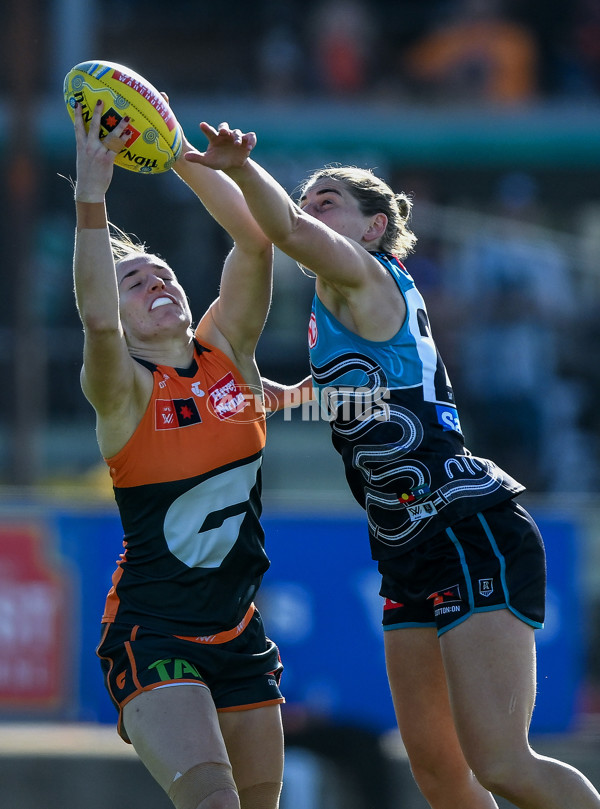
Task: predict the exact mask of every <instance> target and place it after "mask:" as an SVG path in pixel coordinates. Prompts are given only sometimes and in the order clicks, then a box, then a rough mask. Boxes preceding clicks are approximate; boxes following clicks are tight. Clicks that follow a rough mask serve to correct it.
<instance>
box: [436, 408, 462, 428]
mask: <svg viewBox="0 0 600 809" xmlns="http://www.w3.org/2000/svg"><path fill="white" fill-rule="evenodd" d="M435 409H436V411H437V417H438V422H439V423H440V424H441V426H442V429H443V430H452V431H453V432H455V433H460V434H461V435H462V430H461V429H460V421H459V418H458V413H457V410H456V408H455V407H452V405H436V406H435Z"/></svg>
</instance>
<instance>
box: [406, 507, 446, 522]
mask: <svg viewBox="0 0 600 809" xmlns="http://www.w3.org/2000/svg"><path fill="white" fill-rule="evenodd" d="M406 510H407V512H408V516H409V517H410V521H411V522H417V521H418V520H426V519H427V518H428V517H433V515H434V514H437V513H438V512H437V508H436V507H435V506H434V504H433V503H416V504H415V505H407V506H406Z"/></svg>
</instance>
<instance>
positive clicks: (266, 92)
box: [0, 0, 600, 497]
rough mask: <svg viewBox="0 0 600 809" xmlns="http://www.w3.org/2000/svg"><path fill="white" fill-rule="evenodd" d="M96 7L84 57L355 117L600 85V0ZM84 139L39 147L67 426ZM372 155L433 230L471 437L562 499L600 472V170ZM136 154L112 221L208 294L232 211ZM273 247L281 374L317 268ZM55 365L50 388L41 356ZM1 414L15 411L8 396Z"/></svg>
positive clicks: (39, 203) (74, 411) (43, 272)
mask: <svg viewBox="0 0 600 809" xmlns="http://www.w3.org/2000/svg"><path fill="white" fill-rule="evenodd" d="M30 3H33V4H34V5H36V4H37V6H39V9H38V10H39V15H38V16H37V17H36V22H35V25H36V26H37V30H38V38H36V40H35V44H36V45H39V52H37V51H36V62H35V65H34V67H33V69H35V70H37V71H38V72H39V74H40V75H39V84H40V85H41V86H44V87H45V91H46V92H47V93H48V94H49V95H51V96H52V98H54V97H55V96H57V95H59V91H58V92H57V87H56V86H55V84H56V82H54V84H53V83H52V82H53V79H52V74H51V72H50V71H45V72H44V70H43V67H44V65H46V64H48V62H53V63H55V64H57V63H58V61H59V59H58V56H57V54H54V55H53V54H52V48H53V47H57V45H56V42H57V41H58V40H53V39H52V37H43V36H42V35H41V32H42V29H43V28H44V27H45V26H46V27H48V26H50V25H51V24H52V25H53V27H54V28H56V27H57V22H56V20H54V23H52V21H51V13H52V10H54V11H55V12H56V9H57V8H58V6H61V7H63V10H64V9H66V8H67V7H71V6H72V4H69V3H65V2H63V0H54V2H52V3H44V2H42V0H30ZM84 7H85V9H86V14H88V15H90V16H88V18H87V21H86V22H85V26H87V28H86V30H88V32H89V31H90V30H92V31H93V37H91V39H90V43H91V44H89V45H88V46H86V47H89V48H90V52H89V53H86V56H88V57H89V56H92V55H94V54H95V55H97V56H100V55H101V56H102V58H105V59H109V60H113V61H117V62H122V63H126V64H130V65H131V66H133V67H134V68H135V69H136V70H138V71H139V72H140V73H146V75H149V76H159V77H160V80H161V83H162V84H161V87H166V88H173V89H176V91H177V93H178V94H180V95H184V94H185V95H187V96H188V97H189V98H192V97H193V96H194V95H196V96H202V97H204V98H207V97H215V98H216V97H222V98H224V99H230V98H235V99H240V98H242V99H243V98H250V99H252V98H254V97H256V98H257V99H259V100H260V101H261V102H263V101H267V102H273V103H275V104H276V103H277V102H278V100H285V101H286V102H288V101H294V100H297V101H298V105H299V106H300V107H302V105H303V104H304V103H305V102H306V104H307V107H306V108H307V109H310V108H309V107H308V104H309V102H310V101H312V100H314V99H317V100H318V99H325V100H327V99H336V100H342V101H345V102H347V103H348V104H349V105H351V106H352V108H354V107H355V109H356V114H357V115H361V111H362V109H363V105H365V107H366V106H367V105H368V104H370V103H371V102H377V103H381V104H383V105H384V106H385V107H386V108H387V109H392V110H398V120H399V121H400V122H401V120H402V110H403V109H404V108H408V107H409V106H410V105H427V106H430V107H432V106H436V105H444V106H448V105H461V104H464V105H469V106H470V108H471V109H479V108H483V107H484V106H485V105H486V104H492V105H496V106H500V107H504V108H506V107H507V106H508V107H511V108H512V107H515V106H516V107H526V106H527V105H535V104H536V103H537V104H540V103H541V104H544V103H545V102H548V101H552V100H553V101H562V100H565V101H566V100H569V101H573V102H576V103H578V104H579V105H583V106H586V105H594V104H595V105H597V104H598V103H599V102H600V0H571V2H569V3H565V2H564V0H302V2H300V1H299V0H256V1H255V2H254V3H253V4H251V5H250V4H248V3H243V2H241V0H228V2H227V3H226V4H209V3H198V2H197V0H173V3H172V12H173V13H170V14H165V7H164V3H159V2H158V0H143V2H142V0H118V2H117V0H95V2H93V3H89V4H82V6H81V9H84ZM82 13H83V12H82ZM92 24H93V25H92ZM92 48H93V50H92ZM69 66H70V65H69ZM63 75H64V74H63ZM7 86H8V85H7ZM57 104H60V101H58V102H57ZM223 106H225V104H223ZM332 109H334V108H333V105H332ZM369 109H373V107H369ZM66 118H67V116H66V113H65V120H66ZM332 118H335V112H332ZM213 123H216V122H213ZM334 125H335V121H334V122H333V124H332V126H334ZM373 125H374V126H375V125H376V121H375V120H374V121H373ZM309 148H310V146H309ZM73 151H74V150H73V149H72V143H70V142H65V144H64V146H62V147H61V149H60V150H58V153H57V154H54V155H50V156H44V160H43V161H40V176H39V178H38V180H37V182H38V186H39V187H38V189H37V191H36V194H35V205H36V211H35V213H36V215H37V217H38V221H37V225H36V226H35V227H34V228H32V231H31V244H32V249H33V257H34V262H35V268H34V274H35V276H36V278H37V282H36V283H35V284H34V285H33V286H34V292H33V299H34V300H33V308H34V311H35V315H36V318H37V319H38V325H41V327H42V328H43V329H46V330H47V336H48V339H47V340H46V341H44V345H43V346H42V345H40V348H39V351H40V354H41V353H43V352H45V353H46V355H47V369H48V370H47V375H46V376H47V379H50V380H52V383H51V384H46V393H45V396H47V403H48V408H49V417H48V418H49V421H50V422H53V423H58V422H61V421H62V422H68V423H70V424H75V423H76V422H78V421H79V420H81V419H84V418H87V419H89V418H90V414H89V412H88V406H87V404H86V403H85V401H84V400H83V397H82V395H81V392H80V389H79V382H78V374H79V366H80V356H81V353H80V352H81V342H80V341H81V329H80V326H79V321H78V318H77V314H76V311H75V307H74V304H73V299H72V290H71V284H72V281H71V276H70V265H71V251H72V228H73V212H72V200H71V194H70V189H69V188H68V184H67V182H66V181H65V179H63V178H61V177H59V175H60V174H68V171H69V166H70V161H72V158H73ZM311 157H312V158H314V162H313V163H312V164H311V165H309V166H308V169H311V168H314V166H315V165H320V164H321V162H322V157H321V155H319V154H318V153H317V151H316V147H315V150H313V152H312V153H311ZM279 160H280V162H279V164H277V163H275V164H271V165H269V166H268V167H269V168H270V169H271V170H272V171H273V173H274V174H275V175H276V176H277V177H278V179H280V180H281V181H282V182H283V184H284V185H285V186H286V187H287V188H288V190H289V191H290V192H291V191H293V189H294V187H295V186H296V184H297V183H299V182H300V181H301V180H302V178H303V176H304V169H302V170H300V168H299V167H298V165H297V164H296V163H294V160H293V159H292V157H291V156H290V159H289V160H287V162H286V161H284V159H283V158H281V157H280V158H279ZM386 161H387V163H386ZM265 162H266V163H267V164H268V163H269V155H265ZM376 169H377V171H378V173H381V174H383V175H384V176H386V178H387V179H388V180H389V181H390V183H391V184H392V186H393V187H394V188H395V189H396V190H397V191H405V192H407V193H409V194H411V195H412V196H413V199H414V206H415V207H414V220H413V226H414V230H415V232H416V234H417V236H418V238H419V241H418V244H417V249H416V252H415V254H414V255H412V256H410V257H409V258H408V259H407V261H406V264H407V267H408V269H409V271H410V272H411V273H413V274H414V276H415V278H416V279H417V282H418V284H419V286H420V287H421V288H422V290H423V292H424V294H425V296H426V299H427V300H428V305H429V308H430V317H431V320H432V323H433V327H434V331H435V333H436V336H437V340H438V343H439V345H440V348H441V349H442V351H443V354H444V357H445V360H446V364H447V365H448V367H449V370H450V374H451V377H452V380H453V383H454V387H455V389H456V395H457V399H458V403H459V406H460V408H461V416H462V421H463V426H464V427H465V430H466V433H467V445H468V446H469V447H470V448H472V450H473V451H474V452H475V453H476V454H480V455H484V456H486V455H487V456H488V457H492V458H494V459H495V460H496V461H497V462H498V463H499V464H500V465H505V466H506V468H507V469H508V470H509V471H510V472H511V473H512V474H514V475H515V476H516V477H517V478H520V479H522V480H523V482H524V483H525V484H526V485H527V486H528V487H529V488H530V490H533V491H539V492H548V493H553V494H554V493H556V495H557V497H558V496H561V497H562V496H569V495H571V494H576V493H591V492H594V491H597V489H598V485H599V484H600V464H599V461H598V459H599V458H600V422H599V420H598V418H597V414H596V402H597V401H598V400H599V399H600V368H599V366H598V364H597V363H596V362H595V361H594V354H595V348H596V346H597V345H598V340H599V339H600V320H599V319H598V317H597V310H598V302H599V297H600V285H599V284H598V278H597V272H596V267H597V266H598V261H599V258H600V206H599V205H598V201H597V200H598V192H597V189H598V180H599V179H600V177H598V176H597V174H594V172H586V171H585V170H582V169H579V170H578V171H575V170H572V168H570V167H569V163H568V161H566V162H565V164H564V165H563V166H557V167H556V170H555V171H554V172H553V171H552V170H550V169H548V167H545V168H543V169H541V168H540V167H539V166H537V167H531V168H530V169H529V168H527V167H525V168H524V167H523V166H520V167H519V168H518V170H512V169H511V168H509V167H507V166H506V165H505V166H504V167H498V166H495V167H494V166H491V165H490V167H488V168H487V169H486V168H482V166H481V165H479V166H469V165H466V164H464V163H463V164H461V165H455V166H440V167H431V166H427V167H419V166H409V167H407V166H406V165H400V159H396V160H395V159H394V158H393V157H390V156H389V155H388V156H386V157H385V158H384V159H382V160H380V161H378V163H377V166H376ZM123 174H128V172H125V173H123V172H117V175H118V176H117V177H116V178H115V191H114V195H113V197H114V198H113V199H111V202H110V216H111V219H113V221H115V222H116V223H117V224H119V225H121V226H122V227H125V228H126V229H127V230H129V231H131V232H135V233H138V234H139V235H140V236H141V237H142V238H147V239H148V240H150V241H151V244H150V247H151V248H152V249H155V250H157V251H158V252H161V250H163V248H164V254H165V256H166V257H167V258H168V259H169V260H171V261H172V262H173V263H174V265H175V266H176V269H177V272H178V274H181V275H182V276H183V278H184V285H185V287H186V289H188V290H189V292H190V295H191V296H193V297H194V299H195V301H197V304H196V309H197V310H198V311H201V310H203V308H205V307H206V306H207V305H208V303H209V302H210V301H209V299H208V296H212V294H213V293H214V290H215V288H216V286H215V283H216V281H215V279H212V278H207V277H206V273H204V274H203V275H202V276H201V277H198V275H196V274H195V273H194V272H190V273H189V275H186V274H185V268H186V267H187V268H189V267H191V268H195V267H196V265H197V262H198V256H199V255H201V257H202V263H203V266H205V267H211V266H214V267H219V266H220V265H221V262H222V257H223V254H224V252H225V251H226V250H227V249H228V244H227V243H226V241H225V240H224V237H223V235H222V233H221V231H220V229H218V228H215V227H214V226H213V224H212V223H211V221H210V220H209V218H208V217H207V218H206V219H207V221H199V219H198V216H197V211H196V207H195V206H194V203H193V200H191V199H190V198H189V195H188V194H187V193H186V191H187V190H186V189H184V187H183V186H182V184H181V183H180V182H179V181H178V180H177V179H176V178H172V177H160V178H153V179H152V182H163V183H164V199H165V208H163V209H161V210H158V211H148V210H147V209H146V208H145V207H144V206H143V205H140V206H137V205H134V204H132V197H131V196H130V195H128V194H127V193H123V192H121V191H119V186H120V185H121V184H122V185H123V186H125V185H126V184H127V183H128V182H129V183H131V177H124V176H122V175H123ZM166 209H168V211H170V213H171V217H170V218H169V217H167V216H165V210H166ZM5 235H6V237H7V242H6V243H7V244H8V243H9V236H10V234H8V233H6V234H5ZM277 261H278V267H277V273H276V278H277V281H276V285H275V291H274V304H273V309H272V313H271V316H270V320H269V323H268V325H267V329H266V331H265V334H264V336H263V339H262V342H261V348H260V353H259V357H260V359H261V364H262V368H263V371H264V373H265V374H266V375H270V376H272V377H275V378H280V379H281V381H284V382H290V383H291V382H294V381H296V380H297V379H298V378H300V376H299V375H305V374H306V372H307V352H306V343H305V330H306V317H305V315H306V312H307V310H308V309H309V307H310V297H311V285H310V282H308V281H307V280H306V279H305V278H304V277H303V276H302V275H301V274H300V273H299V272H298V270H297V268H296V267H295V266H290V265H289V263H287V264H286V262H285V260H284V259H283V258H282V257H281V256H278V258H277ZM213 281H215V282H213ZM14 309H15V307H14V305H13V301H12V300H11V299H9V298H8V297H7V296H6V297H5V298H4V299H3V300H0V332H2V329H3V328H7V329H10V324H11V323H12V322H13V314H14ZM2 333H6V334H8V331H7V332H2ZM11 362H12V358H11V357H10V356H9V357H4V358H1V357H0V372H1V373H3V374H12V373H13V369H12V367H11ZM39 378H40V390H41V388H42V387H43V385H42V382H43V380H42V374H41V372H40V376H39ZM37 395H38V394H37V392H36V396H37ZM34 401H38V399H36V398H35V397H34V396H33V395H32V403H33V402H34ZM39 401H41V399H39ZM0 415H2V416H4V419H3V420H4V423H5V424H10V420H11V411H10V403H9V400H8V399H5V401H4V404H1V403H0ZM55 459H56V460H59V458H58V457H56V458H55ZM0 460H2V459H0ZM4 471H5V470H2V469H0V475H2V474H4ZM0 479H1V478H0Z"/></svg>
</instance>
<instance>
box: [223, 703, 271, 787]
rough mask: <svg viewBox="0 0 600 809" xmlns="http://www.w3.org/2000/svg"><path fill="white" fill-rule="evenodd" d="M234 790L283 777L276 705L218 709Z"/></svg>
mask: <svg viewBox="0 0 600 809" xmlns="http://www.w3.org/2000/svg"><path fill="white" fill-rule="evenodd" d="M218 717H219V723H220V726H221V732H222V734H223V738H224V740H225V745H226V748H227V753H228V755H229V761H230V762H231V766H232V768H233V777H234V778H235V782H236V784H237V787H238V790H240V791H241V790H243V789H247V788H248V787H251V786H254V785H255V784H262V783H265V782H269V783H280V782H281V781H282V780H283V728H282V723H281V710H280V706H279V705H267V706H265V707H262V708H253V709H252V710H247V711H228V712H219V714H218Z"/></svg>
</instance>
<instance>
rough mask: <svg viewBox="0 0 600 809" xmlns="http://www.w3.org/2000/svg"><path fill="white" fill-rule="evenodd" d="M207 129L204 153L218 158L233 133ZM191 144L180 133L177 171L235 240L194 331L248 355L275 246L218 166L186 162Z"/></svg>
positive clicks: (260, 320) (265, 302) (264, 310)
mask: <svg viewBox="0 0 600 809" xmlns="http://www.w3.org/2000/svg"><path fill="white" fill-rule="evenodd" d="M205 134H207V137H208V141H209V143H208V147H207V153H211V154H212V155H213V159H214V160H215V161H217V162H218V160H219V159H220V154H221V152H222V151H223V150H224V149H227V147H228V145H229V143H230V141H231V136H230V134H229V131H228V129H226V128H223V129H222V130H219V132H216V131H214V130H212V131H211V132H209V133H205ZM194 151H195V150H194V147H193V146H192V145H191V143H190V142H189V141H188V140H187V139H186V138H185V137H184V147H183V152H182V155H181V156H180V158H179V159H178V160H177V162H176V163H175V165H174V170H175V172H176V173H177V174H178V175H179V177H180V178H181V179H182V180H183V181H184V182H185V183H186V184H187V185H188V186H189V187H190V188H191V190H192V191H193V192H194V193H195V194H196V196H197V197H198V198H199V199H200V201H201V202H202V204H203V205H204V207H205V208H206V209H207V211H208V212H209V213H210V214H211V216H212V217H213V218H214V219H215V220H216V221H217V222H218V223H219V224H220V225H221V227H223V228H224V229H225V230H226V231H227V232H228V233H229V235H230V236H231V238H232V239H233V242H234V245H233V248H232V250H231V252H230V253H229V255H228V256H227V259H226V261H225V265H224V268H223V273H222V276H221V285H220V291H219V297H218V298H217V299H216V300H215V301H214V303H213V304H212V306H211V307H210V309H209V311H208V312H207V313H206V315H205V316H204V317H203V318H202V320H201V322H200V324H199V326H198V329H197V334H198V336H199V337H200V338H201V339H206V340H207V341H209V342H213V343H216V344H217V345H218V344H219V342H220V338H224V340H225V341H226V343H227V344H228V345H229V346H231V349H232V350H233V353H234V355H235V357H240V356H246V357H249V356H252V355H253V353H254V349H255V347H256V343H257V341H258V338H259V336H260V333H261V332H262V329H263V327H264V324H265V320H266V317H267V314H268V311H269V306H270V302H271V286H272V264H273V246H272V243H271V242H270V240H269V239H267V237H266V236H265V235H264V233H263V232H262V230H261V229H260V227H259V226H258V224H257V223H256V220H255V219H254V217H253V216H252V214H251V213H250V210H249V208H248V205H247V203H246V201H245V199H244V196H243V194H242V192H241V191H240V189H239V187H238V186H237V185H236V183H234V182H233V180H232V179H231V178H230V177H228V176H227V175H226V174H225V173H223V172H222V171H219V170H218V169H217V170H216V171H214V170H213V169H212V168H209V167H207V166H205V165H201V164H200V163H194V162H190V161H188V160H186V159H185V155H186V154H187V153H189V152H194Z"/></svg>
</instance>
